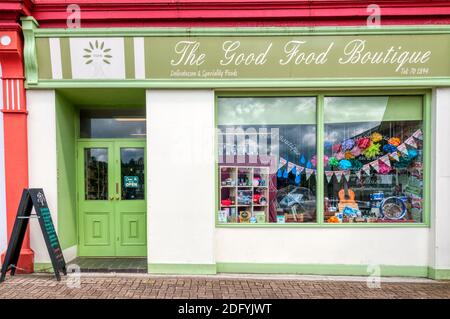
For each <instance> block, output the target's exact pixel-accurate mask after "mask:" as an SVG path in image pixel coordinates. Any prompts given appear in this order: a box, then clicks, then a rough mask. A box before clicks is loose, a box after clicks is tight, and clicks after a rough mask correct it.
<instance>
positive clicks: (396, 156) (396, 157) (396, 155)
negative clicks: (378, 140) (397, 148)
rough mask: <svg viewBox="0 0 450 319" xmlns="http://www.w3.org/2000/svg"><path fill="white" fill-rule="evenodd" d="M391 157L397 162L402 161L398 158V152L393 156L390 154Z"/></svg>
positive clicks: (393, 153)
mask: <svg viewBox="0 0 450 319" xmlns="http://www.w3.org/2000/svg"><path fill="white" fill-rule="evenodd" d="M389 156H390V157H392V158H393V159H394V160H396V161H397V162H398V161H399V160H400V158H399V157H398V153H397V152H392V153H391V154H389Z"/></svg>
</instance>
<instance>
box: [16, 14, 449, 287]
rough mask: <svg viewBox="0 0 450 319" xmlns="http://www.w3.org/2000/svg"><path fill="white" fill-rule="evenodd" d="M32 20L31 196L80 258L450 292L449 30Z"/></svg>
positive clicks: (41, 249) (27, 31) (26, 25)
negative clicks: (357, 278) (418, 283)
mask: <svg viewBox="0 0 450 319" xmlns="http://www.w3.org/2000/svg"><path fill="white" fill-rule="evenodd" d="M22 22H23V29H24V35H25V51H24V52H25V64H26V71H27V74H26V79H27V80H26V81H27V83H26V84H27V101H28V145H29V146H28V147H29V149H28V154H29V175H30V178H29V184H30V186H31V187H33V186H36V187H43V188H44V189H45V191H46V194H47V197H48V202H49V204H50V205H51V206H52V207H50V208H51V211H52V213H53V215H54V216H53V219H54V220H55V221H56V224H57V229H58V233H59V237H60V240H61V244H62V246H63V249H64V253H65V255H66V258H67V259H69V260H70V259H73V258H75V257H77V256H86V257H118V258H120V257H146V258H147V260H148V271H149V272H151V273H188V274H215V273H218V272H239V273H302V274H330V275H333V274H335V275H371V274H381V275H384V276H415V277H432V278H449V277H450V235H449V232H448V227H447V225H448V222H450V218H449V217H448V214H447V206H448V205H447V204H446V200H445V197H446V196H445V193H446V192H448V191H449V185H450V184H448V178H449V176H450V175H449V171H448V167H447V165H446V163H445V162H446V158H447V157H448V155H449V154H448V150H447V149H446V148H445V141H446V139H447V138H448V136H450V129H449V128H448V125H447V119H448V118H449V116H450V114H449V113H450V102H449V101H450V89H448V88H446V87H450V60H449V59H448V56H449V53H450V47H448V45H447V44H448V43H450V29H449V28H448V27H446V26H439V27H430V26H420V27H419V26H414V27H413V26H411V27H389V28H388V27H382V28H376V29H373V28H367V27H357V28H355V27H341V28H326V27H317V28H315V29H314V30H311V29H306V28H258V29H256V28H255V29H253V28H237V29H226V28H213V29H200V28H199V29H196V28H191V29H183V28H175V29H173V28H172V29H166V28H138V29H132V30H131V29H121V28H112V29H82V28H81V29H57V28H55V29H41V28H39V26H38V24H37V22H36V21H35V20H34V19H33V18H31V17H27V18H24V19H23V21H22ZM43 154H45V156H43ZM34 226H35V225H32V229H31V246H32V249H33V250H34V252H35V263H36V266H37V268H40V267H41V268H42V267H46V266H47V264H48V260H47V257H46V256H45V246H44V245H43V243H42V242H41V239H40V238H39V236H38V232H36V231H33V227H34ZM36 234H37V235H36Z"/></svg>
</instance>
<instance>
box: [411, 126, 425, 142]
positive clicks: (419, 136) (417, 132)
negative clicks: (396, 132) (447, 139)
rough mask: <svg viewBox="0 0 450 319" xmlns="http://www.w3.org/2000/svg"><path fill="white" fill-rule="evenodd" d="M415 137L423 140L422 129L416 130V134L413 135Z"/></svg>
mask: <svg viewBox="0 0 450 319" xmlns="http://www.w3.org/2000/svg"><path fill="white" fill-rule="evenodd" d="M412 136H414V137H415V138H417V139H418V140H422V139H423V133H422V130H421V129H418V130H417V131H415V132H414V134H413V135H412Z"/></svg>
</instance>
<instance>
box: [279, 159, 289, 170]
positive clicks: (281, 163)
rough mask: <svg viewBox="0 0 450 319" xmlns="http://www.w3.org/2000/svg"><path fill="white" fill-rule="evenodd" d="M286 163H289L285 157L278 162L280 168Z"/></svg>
mask: <svg viewBox="0 0 450 319" xmlns="http://www.w3.org/2000/svg"><path fill="white" fill-rule="evenodd" d="M286 163H287V161H286V160H285V159H284V158H282V157H280V161H279V163H278V169H280V168H282V167H283V166H284V165H286Z"/></svg>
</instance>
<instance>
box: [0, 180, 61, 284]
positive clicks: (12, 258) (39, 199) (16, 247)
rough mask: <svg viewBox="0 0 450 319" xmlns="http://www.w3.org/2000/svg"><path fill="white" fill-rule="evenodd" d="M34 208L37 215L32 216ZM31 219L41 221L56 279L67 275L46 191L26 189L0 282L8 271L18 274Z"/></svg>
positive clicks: (12, 274) (21, 200)
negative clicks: (20, 257)
mask: <svg viewBox="0 0 450 319" xmlns="http://www.w3.org/2000/svg"><path fill="white" fill-rule="evenodd" d="M33 207H34V210H35V212H36V214H31V212H32V210H33ZM30 218H37V219H38V221H39V225H40V228H41V230H42V234H43V236H44V240H45V244H46V245H47V250H48V253H49V255H50V259H51V261H52V266H53V270H54V272H55V276H56V279H57V280H58V281H60V280H61V276H60V272H62V273H63V274H64V275H67V271H66V262H65V261H64V256H63V254H62V250H61V246H60V244H59V240H58V236H57V234H56V231H55V226H54V225H53V221H52V217H51V215H50V210H49V209H48V205H47V200H46V198H45V195H44V191H43V190H42V188H26V189H24V190H23V192H22V198H21V199H20V203H19V208H18V210H17V215H16V220H15V222H14V228H13V230H12V233H11V238H10V239H9V243H8V249H7V250H6V256H5V260H4V262H3V266H2V272H1V276H0V282H2V281H4V280H5V277H6V273H7V272H8V270H10V274H11V276H14V274H15V272H16V265H17V262H18V260H19V254H20V250H21V248H22V243H23V239H24V237H25V232H26V230H27V226H28V224H29V220H30Z"/></svg>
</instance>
